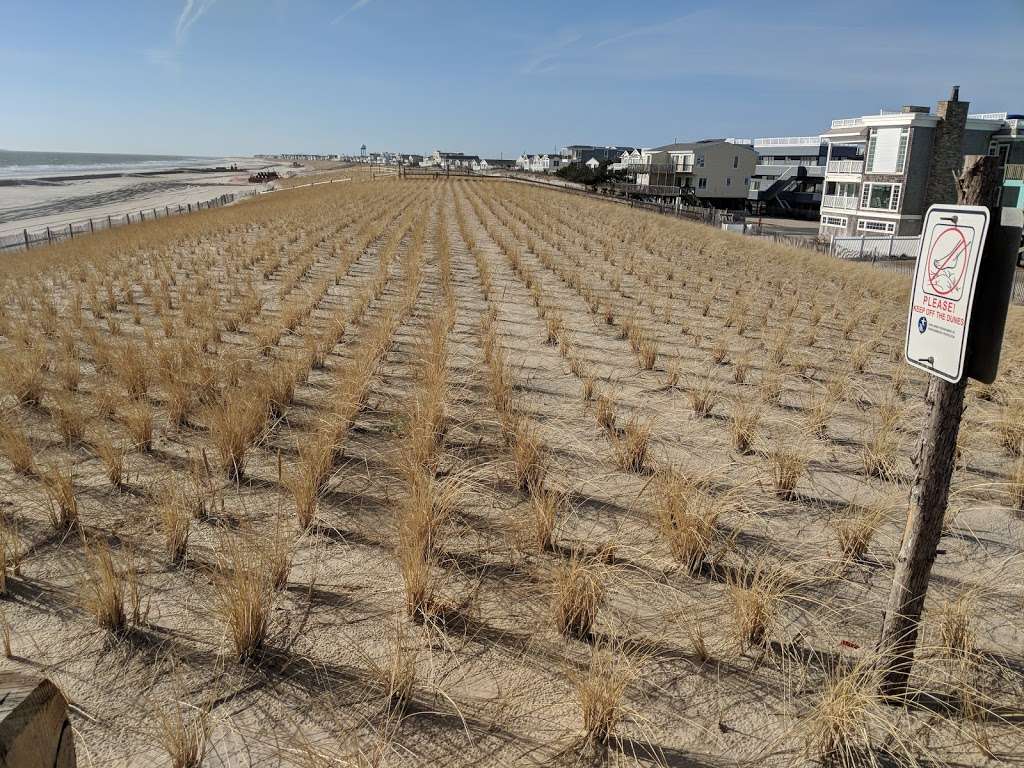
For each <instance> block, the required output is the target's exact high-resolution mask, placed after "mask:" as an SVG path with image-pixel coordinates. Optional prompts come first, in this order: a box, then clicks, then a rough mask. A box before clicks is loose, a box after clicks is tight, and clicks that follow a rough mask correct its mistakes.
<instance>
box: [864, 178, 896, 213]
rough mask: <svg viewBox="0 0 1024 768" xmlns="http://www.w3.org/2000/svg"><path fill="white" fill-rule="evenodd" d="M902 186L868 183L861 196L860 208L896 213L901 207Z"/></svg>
mask: <svg viewBox="0 0 1024 768" xmlns="http://www.w3.org/2000/svg"><path fill="white" fill-rule="evenodd" d="M902 186H903V185H902V184H876V183H867V184H865V185H864V189H863V190H862V192H861V196H860V207H861V208H868V209H871V210H875V211H895V210H898V209H899V207H900V189H901V188H902Z"/></svg>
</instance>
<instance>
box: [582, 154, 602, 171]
mask: <svg viewBox="0 0 1024 768" xmlns="http://www.w3.org/2000/svg"><path fill="white" fill-rule="evenodd" d="M584 165H585V166H587V168H589V169H590V170H592V171H596V170H597V169H598V168H600V167H601V161H600V160H598V159H597V158H596V157H592V158H590V159H589V160H587V162H585V163H584Z"/></svg>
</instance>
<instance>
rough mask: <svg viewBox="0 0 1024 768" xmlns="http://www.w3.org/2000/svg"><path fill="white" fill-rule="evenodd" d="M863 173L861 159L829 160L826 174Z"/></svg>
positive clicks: (857, 174)
mask: <svg viewBox="0 0 1024 768" xmlns="http://www.w3.org/2000/svg"><path fill="white" fill-rule="evenodd" d="M862 173H864V161H863V160H829V162H828V175H829V176H832V175H840V176H843V175H847V176H849V175H856V176H859V175H861V174H862Z"/></svg>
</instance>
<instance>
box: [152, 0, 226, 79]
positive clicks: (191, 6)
mask: <svg viewBox="0 0 1024 768" xmlns="http://www.w3.org/2000/svg"><path fill="white" fill-rule="evenodd" d="M216 2H217V0H185V4H184V6H183V7H182V9H181V13H180V14H179V15H178V20H177V21H176V22H175V24H174V42H173V44H170V45H167V46H165V47H156V48H147V49H145V50H144V51H143V55H144V56H145V57H146V60H147V61H148V62H149V63H150V64H152V65H153V66H154V67H159V68H160V69H162V70H164V71H165V72H166V73H168V74H170V75H179V74H181V49H182V47H183V46H184V45H185V40H186V38H187V37H188V32H189V30H190V29H191V28H192V26H193V25H194V24H195V23H196V22H197V21H199V19H201V18H202V17H203V16H204V15H205V14H206V12H207V11H208V10H210V8H212V7H213V5H214V4H215V3H216Z"/></svg>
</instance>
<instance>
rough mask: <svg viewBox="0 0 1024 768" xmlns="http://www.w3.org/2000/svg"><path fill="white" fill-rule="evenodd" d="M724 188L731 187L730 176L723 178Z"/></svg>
mask: <svg viewBox="0 0 1024 768" xmlns="http://www.w3.org/2000/svg"><path fill="white" fill-rule="evenodd" d="M725 186H727V187H731V186H732V176H726V177H725Z"/></svg>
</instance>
